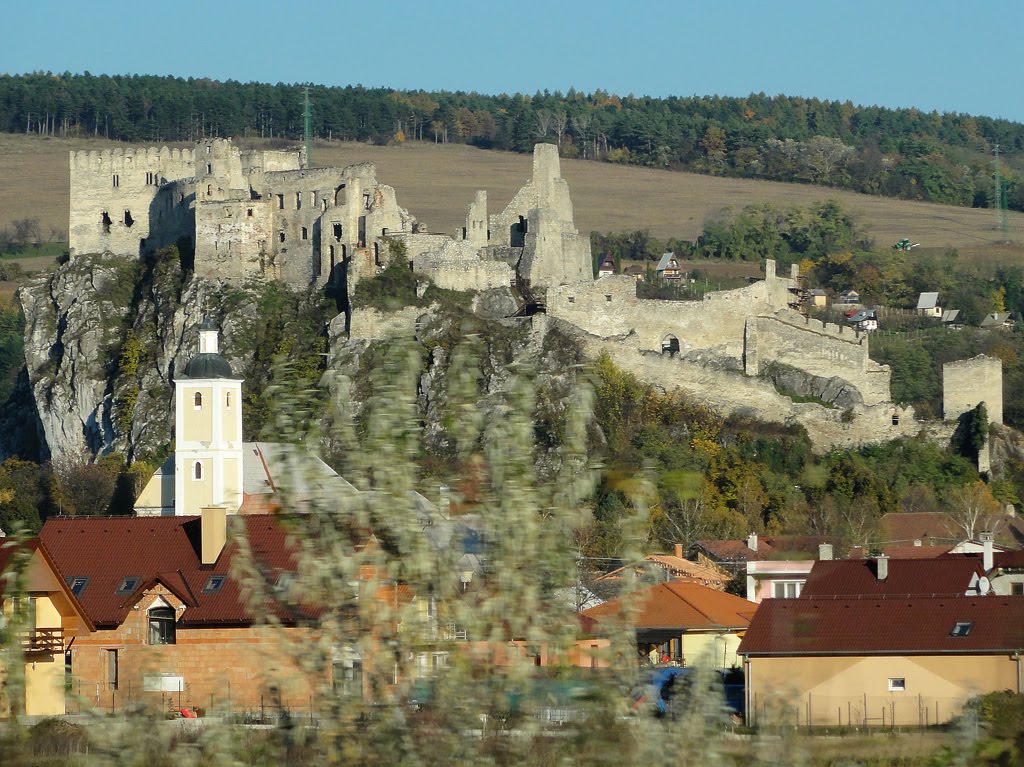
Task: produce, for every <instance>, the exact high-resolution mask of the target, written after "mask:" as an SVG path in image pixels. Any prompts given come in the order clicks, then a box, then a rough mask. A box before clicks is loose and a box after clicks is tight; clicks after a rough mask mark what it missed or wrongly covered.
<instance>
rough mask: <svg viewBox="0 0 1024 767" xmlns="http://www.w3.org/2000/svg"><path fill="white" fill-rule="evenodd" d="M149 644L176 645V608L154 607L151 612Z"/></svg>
mask: <svg viewBox="0 0 1024 767" xmlns="http://www.w3.org/2000/svg"><path fill="white" fill-rule="evenodd" d="M149 643H150V644H174V608H172V607H154V608H153V609H151V610H150V611H149Z"/></svg>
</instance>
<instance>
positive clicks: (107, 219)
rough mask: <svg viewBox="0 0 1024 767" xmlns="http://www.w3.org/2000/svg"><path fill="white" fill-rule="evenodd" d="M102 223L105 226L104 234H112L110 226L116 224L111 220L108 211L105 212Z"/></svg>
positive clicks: (101, 219)
mask: <svg viewBox="0 0 1024 767" xmlns="http://www.w3.org/2000/svg"><path fill="white" fill-rule="evenodd" d="M100 223H101V224H103V234H110V225H111V224H112V223H114V222H113V221H111V220H110V215H109V214H108V213H107V211H103V217H102V218H100Z"/></svg>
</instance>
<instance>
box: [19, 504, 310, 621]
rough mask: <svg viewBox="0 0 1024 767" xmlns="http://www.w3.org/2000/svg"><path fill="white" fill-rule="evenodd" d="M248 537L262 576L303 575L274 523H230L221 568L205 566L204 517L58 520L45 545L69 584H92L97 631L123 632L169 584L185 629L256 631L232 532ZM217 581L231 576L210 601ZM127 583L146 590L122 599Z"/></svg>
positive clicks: (86, 604)
mask: <svg viewBox="0 0 1024 767" xmlns="http://www.w3.org/2000/svg"><path fill="white" fill-rule="evenodd" d="M234 525H240V529H241V531H242V534H244V535H245V536H246V537H247V538H248V541H249V547H250V549H251V550H252V554H253V557H254V559H255V560H256V562H257V563H258V565H259V567H260V568H261V570H263V571H264V572H266V573H268V576H269V577H273V576H274V574H277V573H280V572H284V571H294V569H295V565H296V563H295V558H294V554H295V547H294V546H293V545H291V544H290V543H289V541H288V540H287V535H286V531H285V530H284V528H283V527H282V526H281V524H280V522H279V521H278V519H277V518H275V517H273V516H270V515H248V516H237V517H233V518H232V519H229V536H228V538H229V540H228V543H227V545H226V546H225V548H224V551H222V552H221V555H220V556H219V557H218V559H217V561H216V563H215V564H213V565H202V564H201V563H200V549H199V546H200V518H199V517H76V518H51V519H48V520H47V521H46V523H45V524H44V525H43V529H42V531H41V532H40V533H39V538H40V540H41V541H42V543H43V546H44V547H45V550H46V551H48V552H49V553H50V555H51V558H52V560H53V562H54V564H55V565H56V568H57V570H58V572H59V574H60V576H61V577H63V578H65V579H67V578H88V579H89V581H88V583H87V584H86V586H85V588H84V589H83V590H82V591H81V592H80V594H79V595H78V601H79V603H80V604H81V606H82V608H83V610H84V611H85V613H86V615H88V617H89V619H90V620H91V621H92V622H93V623H94V624H96V625H99V626H102V627H110V626H116V625H119V624H120V623H121V622H122V621H123V620H124V619H125V617H126V616H127V615H128V612H129V611H130V610H131V607H132V605H133V604H134V603H135V602H136V601H137V600H138V598H139V597H140V596H141V595H142V593H143V590H144V589H145V588H147V587H151V586H152V585H154V584H156V583H157V582H159V583H162V584H163V585H164V586H166V587H167V588H168V589H169V590H170V591H171V592H172V593H174V594H175V595H176V596H177V597H178V598H179V599H181V601H182V602H184V603H185V604H186V605H187V609H186V610H185V612H184V614H183V616H182V618H181V621H180V624H181V625H182V626H188V625H189V624H204V623H205V624H209V623H218V624H235V625H237V624H243V625H244V624H248V623H251V622H252V621H253V617H252V616H251V615H250V613H249V610H248V608H247V607H246V605H245V603H244V599H243V597H242V595H241V593H240V589H239V584H238V583H237V581H236V580H235V579H234V578H233V577H230V575H229V572H230V570H231V563H232V560H233V559H234V557H235V556H236V555H237V553H238V546H237V544H236V543H234V542H233V541H232V540H231V532H230V531H231V528H232V526H234ZM211 575H222V576H226V579H225V581H224V584H223V586H222V587H221V589H220V590H219V591H218V592H216V593H204V592H203V589H204V587H205V586H206V584H207V581H208V580H209V578H210V576H211ZM126 577H137V578H139V579H140V580H139V583H138V584H137V585H136V587H135V588H134V590H133V591H132V593H131V594H118V593H117V591H118V587H119V586H120V585H121V584H122V581H123V580H124V579H125V578H126Z"/></svg>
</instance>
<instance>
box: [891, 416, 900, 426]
mask: <svg viewBox="0 0 1024 767" xmlns="http://www.w3.org/2000/svg"><path fill="white" fill-rule="evenodd" d="M892 425H893V426H899V425H900V414H899V413H893V414H892Z"/></svg>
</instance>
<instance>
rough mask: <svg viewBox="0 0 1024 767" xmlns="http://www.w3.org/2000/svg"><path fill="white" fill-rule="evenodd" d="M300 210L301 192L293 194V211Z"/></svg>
mask: <svg viewBox="0 0 1024 767" xmlns="http://www.w3.org/2000/svg"><path fill="white" fill-rule="evenodd" d="M301 209H302V192H296V193H295V210H301Z"/></svg>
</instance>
